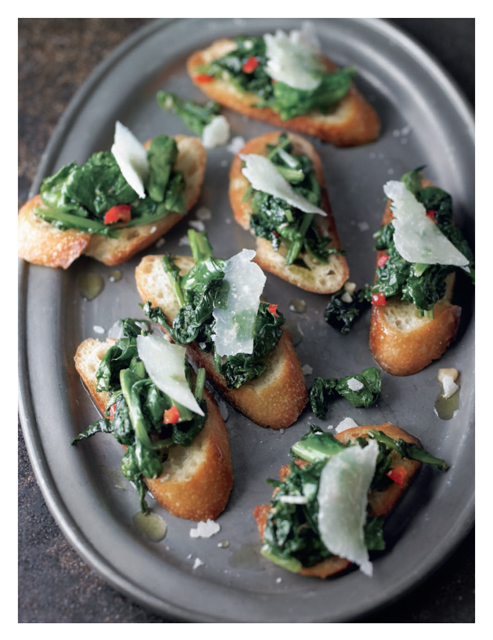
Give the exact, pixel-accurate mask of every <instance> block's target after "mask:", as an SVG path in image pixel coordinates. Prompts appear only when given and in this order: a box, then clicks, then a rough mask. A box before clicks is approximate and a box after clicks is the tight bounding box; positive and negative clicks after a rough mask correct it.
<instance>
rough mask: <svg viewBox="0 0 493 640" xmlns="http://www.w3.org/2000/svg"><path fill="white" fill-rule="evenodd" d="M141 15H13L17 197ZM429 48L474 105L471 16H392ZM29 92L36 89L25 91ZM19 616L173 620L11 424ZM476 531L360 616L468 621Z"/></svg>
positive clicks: (51, 619) (471, 606)
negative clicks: (57, 517) (118, 583)
mask: <svg viewBox="0 0 493 640" xmlns="http://www.w3.org/2000/svg"><path fill="white" fill-rule="evenodd" d="M148 22H149V20H148V19H134V18H132V19H123V18H121V19H120V18H115V19H102V18H101V19H65V18H63V19H54V18H50V19H44V18H43V19H32V18H29V19H20V20H19V206H20V205H21V204H23V203H24V202H25V201H26V200H27V196H28V192H29V189H30V186H31V183H32V181H33V179H34V176H35V173H36V169H37V167H38V164H39V161H40V159H41V155H42V153H43V151H44V149H45V148H46V145H47V143H48V140H49V139H50V136H51V134H52V133H53V130H54V128H55V126H56V124H57V122H58V120H59V118H60V116H61V115H62V113H63V112H64V110H65V109H66V107H67V105H68V103H69V102H70V100H71V98H72V97H73V95H74V93H75V92H76V91H77V89H79V87H80V86H81V85H82V84H83V82H84V81H85V80H86V78H87V77H88V76H89V75H90V73H91V72H92V71H93V69H94V67H95V66H96V65H97V64H98V63H99V62H101V61H102V60H103V59H104V58H105V57H106V56H107V55H108V54H109V53H110V52H111V51H112V50H113V49H114V48H115V47H116V46H117V45H118V44H120V42H122V41H123V40H124V39H125V38H126V37H127V36H128V35H130V34H132V33H134V32H135V31H136V30H137V29H138V28H139V27H141V26H143V25H144V24H146V23H148ZM390 22H392V23H394V24H396V25H397V26H398V27H400V28H401V29H402V30H404V31H405V32H406V33H408V34H409V35H411V36H412V37H414V38H415V39H416V40H417V41H418V42H420V43H421V44H422V45H423V46H424V47H425V48H427V49H428V50H429V51H430V52H431V53H432V54H433V55H434V56H435V58H436V59H438V61H439V62H441V64H442V66H443V67H444V68H445V69H446V70H447V71H448V72H449V74H450V75H451V76H452V77H453V79H454V80H455V82H456V83H457V84H458V85H459V87H460V88H461V89H462V91H463V92H464V94H465V96H466V97H467V99H468V100H469V102H470V103H471V104H472V105H474V97H475V96H474V90H475V87H474V54H475V46H474V42H475V23H474V20H473V19H463V18H460V19H449V18H447V19H441V18H410V19H407V18H400V19H392V20H390ZM33 96H35V97H36V99H35V100H33ZM18 497H19V534H18V540H19V542H18V544H19V549H18V552H19V574H18V575H19V583H18V589H19V597H18V606H19V613H18V616H19V617H18V620H19V622H79V623H80V622H171V620H167V619H165V618H162V617H160V616H157V615H155V614H152V613H149V612H147V611H146V610H145V609H143V608H142V607H140V606H138V605H136V604H134V603H133V602H131V601H130V600H129V599H128V598H126V597H124V596H122V595H120V594H119V593H117V592H116V591H114V590H113V589H112V588H111V587H109V586H108V585H107V584H106V583H105V582H104V580H102V579H101V578H100V577H99V576H98V575H97V574H96V573H95V572H94V571H93V570H92V569H90V568H89V567H88V566H87V565H86V564H85V563H84V562H83V561H82V560H81V559H80V558H79V556H78V555H77V553H76V552H75V551H74V550H73V549H72V547H71V546H70V545H69V544H68V543H67V541H66V540H65V538H64V537H63V535H62V533H61V532H60V529H59V528H58V526H57V524H56V523H55V521H54V520H53V518H52V516H51V514H50V512H49V511H48V508H47V507H46V504H45V502H44V500H43V497H42V495H41V492H40V490H39V487H38V485H37V483H36V480H35V478H34V475H33V471H32V468H31V465H30V463H29V458H28V455H27V452H26V447H25V444H24V440H23V437H22V433H21V430H20V428H19V494H18ZM474 603H475V598H474V531H472V532H471V533H470V534H469V535H468V536H467V537H466V539H465V540H464V541H463V542H462V543H461V544H460V546H459V547H458V548H457V550H456V551H455V552H454V554H453V555H452V556H451V557H450V558H449V559H448V560H447V561H446V562H445V564H444V565H442V566H441V567H440V568H439V569H438V570H437V571H436V572H435V573H434V574H433V575H432V576H431V577H429V578H428V580H426V581H425V582H424V583H423V584H421V585H419V586H418V587H416V588H415V589H414V590H413V591H412V592H411V593H409V594H407V595H406V596H404V597H403V598H400V599H399V600H398V601H397V602H395V603H393V604H391V605H389V606H387V607H386V608H384V609H382V610H380V611H379V612H377V613H374V614H373V615H370V616H366V617H365V618H363V619H362V620H361V621H362V622H474V619H475V618H474V611H475V604H474Z"/></svg>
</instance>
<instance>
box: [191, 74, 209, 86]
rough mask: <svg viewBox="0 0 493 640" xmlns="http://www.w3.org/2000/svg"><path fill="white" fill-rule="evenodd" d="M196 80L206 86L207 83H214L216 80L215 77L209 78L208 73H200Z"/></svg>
mask: <svg viewBox="0 0 493 640" xmlns="http://www.w3.org/2000/svg"><path fill="white" fill-rule="evenodd" d="M194 80H195V82H198V83H199V84H204V83H205V82H212V81H213V80H214V76H209V75H207V73H199V74H198V75H196V76H195V77H194Z"/></svg>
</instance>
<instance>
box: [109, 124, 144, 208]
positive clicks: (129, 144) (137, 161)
mask: <svg viewBox="0 0 493 640" xmlns="http://www.w3.org/2000/svg"><path fill="white" fill-rule="evenodd" d="M111 153H112V154H113V156H114V158H115V160H116V162H117V164H118V166H119V167H120V171H121V172H122V174H123V177H124V178H125V180H126V181H127V182H128V184H129V185H130V186H131V187H132V189H133V190H134V191H135V192H136V193H137V195H138V196H139V198H145V189H144V182H145V180H146V178H147V176H148V175H149V161H148V160H147V151H146V149H145V147H144V145H143V144H141V143H140V142H139V140H138V139H137V138H136V137H135V136H134V134H133V133H132V132H131V131H130V129H128V128H127V127H125V126H124V125H123V124H122V123H121V122H118V121H117V122H116V124H115V140H114V143H113V146H112V147H111Z"/></svg>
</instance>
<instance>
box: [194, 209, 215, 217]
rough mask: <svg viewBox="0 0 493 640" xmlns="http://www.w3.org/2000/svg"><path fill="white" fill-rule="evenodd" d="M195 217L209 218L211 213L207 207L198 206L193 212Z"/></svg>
mask: <svg viewBox="0 0 493 640" xmlns="http://www.w3.org/2000/svg"><path fill="white" fill-rule="evenodd" d="M195 217H196V218H198V219H199V220H210V219H211V218H212V213H211V210H210V209H208V208H207V207H199V208H198V209H197V211H196V212H195Z"/></svg>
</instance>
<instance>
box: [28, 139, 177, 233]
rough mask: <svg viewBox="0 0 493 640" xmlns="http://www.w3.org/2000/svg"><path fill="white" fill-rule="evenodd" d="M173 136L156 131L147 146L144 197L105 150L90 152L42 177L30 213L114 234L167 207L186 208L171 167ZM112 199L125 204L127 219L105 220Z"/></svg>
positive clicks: (161, 213) (114, 203)
mask: <svg viewBox="0 0 493 640" xmlns="http://www.w3.org/2000/svg"><path fill="white" fill-rule="evenodd" d="M177 155H178V150H177V146H176V142H175V140H174V139H173V138H169V137H168V136H166V135H164V134H163V135H159V136H156V137H155V138H154V139H153V141H152V142H151V145H150V147H149V149H148V151H147V157H148V160H149V169H150V170H149V177H148V179H147V183H146V197H145V198H139V197H138V196H137V194H136V192H135V191H134V190H133V189H132V187H131V186H130V185H129V184H128V182H127V181H126V180H125V178H124V177H123V174H122V172H121V170H120V167H119V166H118V164H117V162H116V160H115V157H114V156H113V154H112V153H110V152H109V151H99V152H97V153H94V154H93V155H92V156H90V158H89V159H88V160H87V162H86V163H85V164H83V165H78V164H77V163H75V162H72V163H71V164H69V165H66V166H65V167H62V168H61V169H60V170H59V171H58V172H57V173H55V174H54V175H52V176H49V177H47V178H45V179H44V180H43V182H42V183H41V188H40V195H41V201H42V203H43V206H41V207H35V208H34V213H35V215H37V216H38V217H40V218H42V219H43V220H45V221H46V222H49V223H51V224H52V225H53V226H55V227H56V228H57V229H61V230H65V229H78V230H80V231H85V232H88V233H97V234H99V235H103V236H108V237H111V238H117V237H118V235H119V230H120V229H123V228H126V227H132V226H135V225H141V224H148V223H151V222H155V221H157V220H160V219H161V218H163V217H164V216H167V215H168V214H169V213H171V212H173V213H185V212H186V208H185V196H184V193H185V181H184V178H183V174H182V173H181V172H177V171H175V169H174V164H175V162H176V158H177ZM117 205H130V207H131V209H130V212H131V219H130V221H129V222H126V223H123V222H116V223H113V224H105V222H104V218H105V214H106V213H107V212H108V211H109V210H110V209H111V208H112V207H115V206H117Z"/></svg>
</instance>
